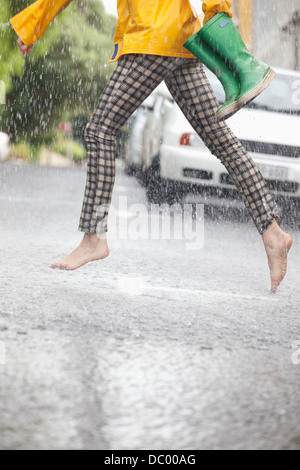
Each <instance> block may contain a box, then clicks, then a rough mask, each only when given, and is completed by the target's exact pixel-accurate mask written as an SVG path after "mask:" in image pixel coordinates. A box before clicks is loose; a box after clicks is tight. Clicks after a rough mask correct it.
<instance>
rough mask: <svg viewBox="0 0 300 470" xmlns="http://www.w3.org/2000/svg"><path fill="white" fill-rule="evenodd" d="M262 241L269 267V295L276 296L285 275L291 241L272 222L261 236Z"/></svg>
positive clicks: (290, 238) (275, 223)
mask: <svg viewBox="0 0 300 470" xmlns="http://www.w3.org/2000/svg"><path fill="white" fill-rule="evenodd" d="M263 241H264V244H265V249H266V252H267V255H268V261H269V267H270V274H271V283H272V285H271V293H272V294H276V292H277V289H278V287H279V285H280V284H281V282H282V281H283V279H284V278H285V275H286V273H287V258H288V254H289V251H290V249H291V248H292V244H293V239H292V237H290V236H289V235H288V234H287V233H285V232H284V231H283V230H281V228H280V227H279V225H278V224H277V222H274V223H273V224H272V225H271V227H269V228H268V230H267V231H266V232H265V233H264V234H263Z"/></svg>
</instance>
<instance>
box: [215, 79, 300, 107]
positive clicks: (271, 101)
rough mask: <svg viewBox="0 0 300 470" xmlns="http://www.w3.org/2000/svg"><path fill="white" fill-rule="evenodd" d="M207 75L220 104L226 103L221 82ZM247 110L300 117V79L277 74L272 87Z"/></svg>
mask: <svg viewBox="0 0 300 470" xmlns="http://www.w3.org/2000/svg"><path fill="white" fill-rule="evenodd" d="M207 75H208V77H209V80H210V82H211V85H212V87H213V89H214V92H215V94H216V97H217V100H218V101H219V103H220V104H223V103H224V101H225V93H224V90H223V87H222V85H221V83H220V82H219V80H217V79H216V77H215V75H213V74H212V73H211V72H210V71H207ZM247 108H252V109H262V110H267V111H275V112H278V113H288V114H298V115H300V77H299V78H296V77H292V76H288V75H281V74H280V73H279V74H277V76H276V77H275V79H274V80H273V82H272V83H271V85H270V86H269V87H268V88H267V89H266V90H265V91H264V92H263V93H262V94H261V95H259V96H258V97H257V98H256V99H255V100H254V101H253V102H252V103H250V104H249V105H248V106H247Z"/></svg>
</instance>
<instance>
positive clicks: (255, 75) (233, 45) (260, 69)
mask: <svg viewBox="0 0 300 470" xmlns="http://www.w3.org/2000/svg"><path fill="white" fill-rule="evenodd" d="M200 36H201V38H202V40H204V41H205V42H206V43H207V44H208V45H209V47H210V49H211V51H213V52H214V53H216V54H218V55H220V56H221V57H222V58H223V60H225V61H227V64H228V65H229V66H230V67H231V68H232V69H233V70H234V71H235V73H236V74H237V76H238V78H239V82H240V88H241V91H240V95H239V97H238V100H237V106H236V111H238V110H239V109H241V108H242V107H243V106H245V105H246V104H248V103H250V102H251V101H252V100H254V99H255V98H256V97H257V96H258V95H259V94H260V93H261V92H263V91H264V90H265V89H266V88H268V86H269V85H270V83H271V82H272V80H273V79H274V77H275V75H276V74H275V72H274V70H272V69H271V67H269V66H268V65H266V64H264V63H263V62H260V61H259V60H257V59H256V58H255V57H253V55H251V54H250V52H249V50H248V49H247V47H246V45H245V43H244V41H243V39H242V37H241V35H240V33H239V31H238V29H237V28H236V27H235V25H234V23H233V21H232V19H231V18H230V17H229V16H228V15H227V14H226V13H218V14H217V15H215V16H214V17H213V18H212V19H211V20H210V21H208V23H206V25H205V26H204V27H203V28H202V29H201V30H200ZM221 119H227V116H226V112H225V113H224V114H223V115H219V120H221Z"/></svg>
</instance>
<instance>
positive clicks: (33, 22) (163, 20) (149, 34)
mask: <svg viewBox="0 0 300 470" xmlns="http://www.w3.org/2000/svg"><path fill="white" fill-rule="evenodd" d="M199 1H200V0H199ZM67 3H68V0H38V1H37V2H35V3H34V4H33V5H31V6H29V7H28V8H26V9H25V10H23V11H22V12H21V13H19V14H18V15H17V16H15V17H14V18H12V19H11V24H12V26H13V27H14V29H15V31H16V33H17V35H18V36H19V37H20V38H21V39H22V41H23V42H24V43H25V44H26V45H27V46H30V45H32V44H34V43H35V42H36V41H37V40H38V39H40V38H42V37H43V35H44V33H45V31H46V29H47V27H48V25H49V24H50V23H51V21H52V20H53V19H54V18H55V16H56V15H57V14H58V13H59V12H60V11H61V10H62V9H63V7H64V6H65V5H66V4H67ZM230 8H231V2H230V0H206V1H203V12H204V13H205V19H204V22H207V21H208V20H209V19H210V18H212V17H213V16H214V15H215V14H216V13H218V12H221V11H223V12H226V13H228V14H230V16H231V12H230ZM118 16H119V20H118V24H117V28H116V32H115V50H114V53H113V56H112V59H111V61H114V60H117V59H119V58H120V57H121V56H122V55H124V54H133V53H138V54H154V55H163V56H169V57H194V56H193V55H192V54H190V53H189V52H188V51H187V50H186V49H185V48H184V47H183V44H184V43H185V41H186V40H187V39H188V38H189V37H190V36H192V35H193V34H194V33H196V32H197V31H198V30H199V29H200V28H201V23H200V20H199V18H198V16H197V14H196V12H195V11H194V9H193V8H192V7H191V5H190V2H189V0H118Z"/></svg>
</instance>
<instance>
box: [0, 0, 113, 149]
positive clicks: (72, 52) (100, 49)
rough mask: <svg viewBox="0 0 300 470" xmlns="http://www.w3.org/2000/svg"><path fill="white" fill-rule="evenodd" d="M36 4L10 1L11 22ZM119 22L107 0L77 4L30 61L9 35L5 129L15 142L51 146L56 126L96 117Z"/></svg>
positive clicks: (2, 120)
mask: <svg viewBox="0 0 300 470" xmlns="http://www.w3.org/2000/svg"><path fill="white" fill-rule="evenodd" d="M1 1H3V0H1ZM30 3H31V2H30V1H29V2H28V1H25V0H23V1H16V2H8V1H7V0H4V4H6V9H7V11H9V14H8V13H6V17H5V18H6V19H8V18H9V17H10V16H11V15H12V14H15V13H17V12H18V11H20V10H21V9H22V8H23V7H25V6H27V5H28V4H30ZM8 4H9V5H8ZM11 4H13V5H11ZM1 9H2V3H1ZM115 23H116V19H115V18H114V17H112V16H110V15H106V13H105V11H104V7H103V4H102V2H101V0H89V1H88V0H77V1H76V0H75V1H74V2H73V3H72V4H71V5H70V6H69V7H68V8H67V9H66V10H65V11H64V12H63V13H61V14H60V15H59V17H58V18H57V19H56V20H55V21H53V23H52V25H51V26H50V27H49V28H48V30H47V32H46V34H45V36H44V38H43V39H42V40H41V41H39V42H38V43H37V44H36V45H35V47H34V51H33V53H32V54H31V55H30V56H28V57H26V58H25V59H24V58H19V56H18V51H17V48H16V45H15V41H16V35H15V34H14V33H13V32H12V31H10V30H7V29H6V30H5V31H6V33H5V34H4V43H5V44H7V46H6V48H7V49H6V53H7V56H6V55H5V61H4V64H6V65H3V70H4V67H5V70H6V72H5V74H6V75H5V77H6V78H5V80H6V82H7V83H10V85H9V86H10V89H9V90H10V91H9V92H8V94H7V106H6V109H5V111H4V112H3V113H2V115H1V116H0V128H2V130H4V131H6V132H8V133H9V134H10V136H11V138H12V140H13V141H15V142H18V141H27V142H29V143H31V144H33V145H35V146H38V145H43V144H47V145H48V144H49V143H50V142H51V141H53V139H54V138H55V135H54V134H53V132H52V129H53V127H54V126H55V125H57V124H58V123H59V122H60V121H61V120H69V121H71V120H74V119H75V118H76V116H78V115H82V114H90V113H91V112H92V110H93V109H94V107H95V105H96V103H97V101H98V99H99V97H100V95H101V93H102V91H103V88H104V86H105V84H106V82H107V80H108V78H109V76H110V74H111V73H112V71H113V66H111V65H110V66H107V62H108V59H109V57H110V55H111V52H112V48H113V33H114V28H115ZM12 57H13V59H12ZM9 64H10V65H9ZM13 64H15V65H13ZM20 64H21V65H20ZM1 67H2V66H1ZM22 68H23V73H22V74H21V72H22ZM0 70H1V73H2V69H0ZM1 76H4V75H1Z"/></svg>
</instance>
